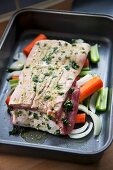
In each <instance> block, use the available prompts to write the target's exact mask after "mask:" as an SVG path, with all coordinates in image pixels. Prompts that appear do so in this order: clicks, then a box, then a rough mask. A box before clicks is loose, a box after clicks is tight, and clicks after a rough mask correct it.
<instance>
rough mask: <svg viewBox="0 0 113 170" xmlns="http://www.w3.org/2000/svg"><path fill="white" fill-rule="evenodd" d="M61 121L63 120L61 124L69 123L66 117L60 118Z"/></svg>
mask: <svg viewBox="0 0 113 170" xmlns="http://www.w3.org/2000/svg"><path fill="white" fill-rule="evenodd" d="M62 122H63V124H64V125H66V126H67V125H69V121H68V119H66V118H62Z"/></svg>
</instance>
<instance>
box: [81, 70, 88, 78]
mask: <svg viewBox="0 0 113 170" xmlns="http://www.w3.org/2000/svg"><path fill="white" fill-rule="evenodd" d="M89 73H90V71H81V72H80V74H79V76H80V77H84V76H86V75H87V74H89Z"/></svg>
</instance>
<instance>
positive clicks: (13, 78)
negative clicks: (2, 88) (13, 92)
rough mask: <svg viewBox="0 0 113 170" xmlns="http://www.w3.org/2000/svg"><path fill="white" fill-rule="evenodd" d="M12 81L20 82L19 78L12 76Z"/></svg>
mask: <svg viewBox="0 0 113 170" xmlns="http://www.w3.org/2000/svg"><path fill="white" fill-rule="evenodd" d="M11 79H12V80H19V76H12V77H11Z"/></svg>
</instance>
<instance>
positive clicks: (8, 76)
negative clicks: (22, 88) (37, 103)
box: [7, 71, 21, 79]
mask: <svg viewBox="0 0 113 170" xmlns="http://www.w3.org/2000/svg"><path fill="white" fill-rule="evenodd" d="M20 73H21V71H13V72H11V73H8V75H7V79H10V78H11V77H12V76H19V75H20Z"/></svg>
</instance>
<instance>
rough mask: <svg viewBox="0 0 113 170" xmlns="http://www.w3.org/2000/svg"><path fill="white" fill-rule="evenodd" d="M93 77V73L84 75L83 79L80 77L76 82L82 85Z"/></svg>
mask: <svg viewBox="0 0 113 170" xmlns="http://www.w3.org/2000/svg"><path fill="white" fill-rule="evenodd" d="M92 78H93V76H92V75H91V74H87V75H86V76H84V77H82V78H81V79H79V80H78V81H77V82H76V85H77V86H78V87H80V86H82V85H83V84H84V83H86V82H87V81H89V80H91V79H92Z"/></svg>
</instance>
